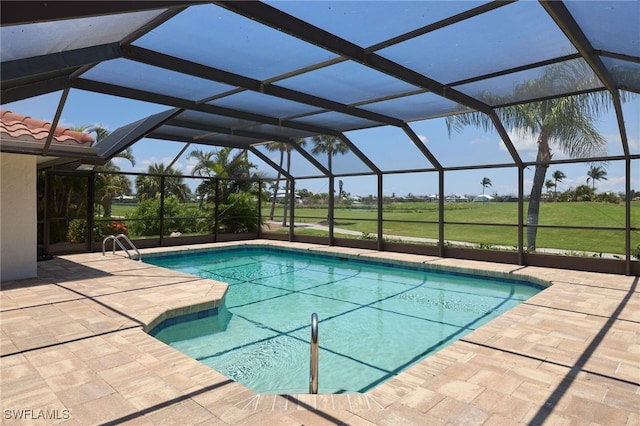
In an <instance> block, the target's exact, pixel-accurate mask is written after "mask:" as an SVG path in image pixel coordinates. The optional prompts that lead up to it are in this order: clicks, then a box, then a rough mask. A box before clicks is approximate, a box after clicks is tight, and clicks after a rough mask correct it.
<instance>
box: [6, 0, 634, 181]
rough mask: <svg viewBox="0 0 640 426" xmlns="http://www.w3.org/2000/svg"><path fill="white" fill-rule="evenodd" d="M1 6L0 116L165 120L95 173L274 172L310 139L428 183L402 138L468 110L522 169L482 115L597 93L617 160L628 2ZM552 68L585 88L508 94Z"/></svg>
mask: <svg viewBox="0 0 640 426" xmlns="http://www.w3.org/2000/svg"><path fill="white" fill-rule="evenodd" d="M0 4H1V7H2V14H1V19H2V28H1V33H0V39H1V43H2V49H1V55H2V57H1V61H2V62H1V76H2V86H1V96H2V103H3V104H6V103H10V102H13V101H17V100H21V99H25V98H28V97H33V96H37V95H41V94H45V93H51V92H56V91H62V93H63V95H62V97H61V101H60V106H59V108H58V111H56V113H55V119H54V122H55V121H57V120H58V118H59V117H60V113H61V111H62V110H63V108H64V102H65V99H66V96H67V94H68V93H69V91H72V90H87V91H92V92H97V93H103V94H108V95H114V96H118V97H122V98H131V99H138V100H144V101H147V102H151V103H155V104H159V105H162V106H164V107H165V109H164V110H163V111H162V112H159V113H157V114H155V115H152V116H150V117H147V118H145V119H141V120H138V121H136V122H133V123H131V124H129V125H127V126H124V127H122V128H120V129H118V130H116V131H114V132H113V133H112V134H111V136H110V137H109V138H107V139H105V140H103V141H101V142H100V143H99V144H97V148H98V154H99V155H100V156H101V157H103V158H109V157H110V156H112V155H114V154H116V153H117V152H119V151H121V150H122V149H124V148H126V147H128V146H130V145H131V144H133V143H135V142H136V141H137V140H139V139H141V138H142V137H145V136H146V137H152V138H155V139H166V140H171V141H177V142H183V143H198V144H206V145H212V146H230V147H235V148H242V149H249V150H250V151H251V152H253V153H254V154H255V155H257V156H258V157H260V158H261V159H262V160H263V161H265V162H266V163H267V164H269V165H271V166H272V167H274V168H277V167H278V165H277V164H274V163H273V161H271V160H270V159H269V158H268V156H267V155H265V152H264V147H262V144H264V143H268V142H271V141H275V142H287V143H292V142H293V141H295V140H296V139H298V138H306V137H311V136H314V135H333V136H337V137H339V138H342V139H343V140H345V142H346V143H348V144H349V143H350V141H349V139H348V138H347V137H346V136H345V134H344V133H345V132H347V131H351V130H356V129H366V128H371V127H377V126H394V127H396V128H398V129H401V131H403V132H404V133H406V135H407V136H408V137H409V138H410V139H411V140H412V141H413V142H414V143H415V145H416V146H417V147H418V149H419V151H420V152H421V153H422V155H424V157H425V161H426V162H427V163H428V164H430V165H431V166H430V167H432V169H433V170H439V169H441V168H442V166H441V165H440V163H439V161H438V158H436V157H435V156H434V155H433V154H432V153H431V152H430V151H429V149H428V147H427V146H426V145H425V144H424V143H423V142H422V141H421V140H420V138H419V137H418V136H417V134H416V133H415V132H414V130H413V128H412V123H413V122H415V121H418V120H424V119H430V118H437V117H442V116H446V115H450V114H456V113H461V112H465V111H471V110H478V111H482V112H485V113H487V114H489V115H490V116H492V117H493V122H494V125H495V126H496V130H497V131H498V133H499V134H500V136H501V138H502V140H503V142H504V144H505V146H506V147H507V149H508V151H509V153H510V155H511V158H512V161H513V164H515V165H522V163H523V161H522V159H521V158H520V156H519V155H518V152H517V150H516V149H515V148H514V147H513V144H512V143H511V141H510V139H509V135H508V134H507V131H506V130H505V129H504V128H503V127H502V123H500V121H499V119H498V118H497V116H496V115H495V113H494V110H495V109H496V108H500V107H502V106H506V105H510V104H515V103H525V102H532V101H536V100H541V99H547V98H553V97H559V96H565V95H570V94H577V93H584V92H588V91H609V92H610V93H611V95H612V99H613V103H614V106H615V108H616V113H617V115H618V121H619V128H620V132H621V139H622V144H623V151H624V156H625V157H628V156H629V155H630V154H629V148H628V142H627V136H626V131H625V126H624V119H625V117H624V116H623V112H622V108H621V106H620V102H619V93H620V91H630V92H635V93H639V92H640V30H639V29H638V28H640V3H639V2H637V1H584V2H583V1H540V2H534V1H518V2H511V1H506V2H479V1H472V2H468V1H456V2H450V1H414V2H396V1H390V2H387V1H374V2H368V1H357V2H351V1H317V2H297V1H284V2H278V1H273V2H245V1H242V2H237V1H233V2H230V1H216V2H207V3H203V2H191V1H168V2H153V1H142V2H135V1H134V2H57V1H49V2H31V3H30V4H29V7H24V2H17V1H3V2H1V3H0ZM558 64H568V65H570V64H578V66H584V67H588V69H589V70H590V71H589V72H590V73H591V74H592V75H593V76H594V78H593V79H592V80H591V79H590V80H589V84H588V85H584V84H580V85H578V84H576V85H574V86H567V85H560V84H555V82H553V81H551V82H549V84H538V85H537V87H536V90H535V91H528V92H527V93H526V94H523V91H522V90H518V87H521V86H522V85H523V84H524V83H527V82H531V81H532V80H538V81H540V77H541V76H542V75H543V74H544V73H545V71H546V70H548V69H549V68H550V67H554V66H558ZM24 113H28V111H24ZM626 118H627V119H637V117H632V118H629V117H626ZM54 124H55V123H54ZM54 127H55V126H54ZM297 149H298V151H299V152H300V153H301V154H302V155H303V156H304V157H305V158H306V159H307V161H308V162H309V163H310V164H312V165H313V166H315V168H316V169H317V170H318V171H319V173H320V174H325V175H326V174H329V171H328V169H327V167H326V165H325V164H323V163H322V162H321V161H319V160H318V159H317V158H316V157H314V156H313V155H311V154H310V153H309V152H308V151H307V150H305V149H304V148H302V147H297ZM351 151H352V153H353V155H355V156H357V157H359V160H360V161H361V163H362V164H364V165H365V166H366V167H365V168H367V169H368V170H369V171H371V172H376V171H379V166H378V165H377V164H375V163H374V162H373V161H371V160H370V159H369V158H368V157H367V156H366V154H365V153H363V152H361V151H360V150H358V149H357V148H356V147H355V146H354V145H353V144H351Z"/></svg>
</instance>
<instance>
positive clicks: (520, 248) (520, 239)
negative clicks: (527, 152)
mask: <svg viewBox="0 0 640 426" xmlns="http://www.w3.org/2000/svg"><path fill="white" fill-rule="evenodd" d="M523 215H524V166H518V265H520V266H522V265H524V220H523Z"/></svg>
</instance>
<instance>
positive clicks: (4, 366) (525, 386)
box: [0, 240, 640, 426]
mask: <svg viewBox="0 0 640 426" xmlns="http://www.w3.org/2000/svg"><path fill="white" fill-rule="evenodd" d="M253 243H260V244H271V245H285V246H295V247H297V248H303V249H317V250H323V251H334V252H343V253H351V254H357V255H367V256H373V257H382V258H394V259H399V260H405V261H412V262H428V263H430V264H433V265H439V266H449V267H450V266H455V267H461V268H467V269H473V270H482V271H491V273H495V274H497V273H508V274H512V275H523V276H529V277H534V278H535V279H538V280H540V279H542V280H546V281H549V282H551V283H552V285H551V286H550V287H549V288H547V289H545V290H544V291H542V292H541V293H539V294H538V295H536V296H534V297H533V298H531V299H529V300H528V301H526V302H525V303H523V304H521V305H519V306H517V307H516V308H514V309H512V310H510V311H509V312H507V313H506V314H504V315H502V316H501V317H499V318H497V319H495V320H493V321H491V322H490V323H488V324H486V325H484V326H482V327H481V328H479V329H478V330H476V331H474V332H472V333H471V334H468V335H467V336H465V337H464V338H463V339H462V340H460V341H458V342H456V343H454V344H452V345H450V346H448V347H447V348H445V349H443V350H441V351H440V352H438V353H436V354H435V355H433V356H431V357H429V358H427V359H425V360H424V361H422V362H420V363H419V364H417V365H415V366H413V367H412V368H410V369H408V370H406V371H404V372H402V373H401V374H399V375H398V376H397V377H395V378H394V379H392V380H390V381H388V382H386V383H384V384H382V385H380V386H379V387H377V388H375V389H374V390H372V391H370V392H368V393H366V394H349V395H259V394H255V393H254V392H252V391H250V390H248V389H246V388H245V387H243V386H242V385H240V384H238V383H235V382H234V381H232V380H230V379H228V378H227V377H225V376H223V375H222V374H220V373H218V372H216V371H214V370H211V369H210V368H208V367H206V366H205V365H203V364H200V363H199V362H197V361H195V360H193V359H191V358H189V357H187V356H186V355H183V354H181V353H180V352H177V351H176V350H174V349H173V348H171V347H169V346H167V345H165V344H164V343H162V342H160V341H157V340H156V339H154V338H153V337H151V336H149V335H148V334H146V333H145V330H146V329H148V328H150V327H151V326H152V325H153V324H155V323H157V321H159V320H160V319H162V318H165V317H167V316H171V315H175V314H178V313H182V312H189V311H194V310H201V309H206V308H208V307H213V306H217V305H218V304H219V303H220V300H221V298H222V297H223V295H224V292H225V290H226V284H224V283H221V282H216V281H211V280H206V279H201V278H197V277H193V276H190V275H186V274H182V273H179V272H174V271H169V270H165V269H162V268H157V267H154V266H151V265H148V264H145V263H140V262H135V261H132V260H129V259H125V258H123V257H121V256H119V255H116V256H113V255H111V254H107V256H105V257H103V256H102V254H101V253H91V254H81V255H70V256H61V257H59V258H56V259H53V260H50V261H46V262H40V263H39V265H38V270H39V277H38V278H35V279H29V280H20V281H11V282H3V283H2V290H1V294H0V303H1V304H0V310H1V312H0V325H1V336H0V337H1V339H0V349H1V354H0V370H1V371H0V373H1V376H0V378H1V385H0V392H1V393H0V396H1V401H2V410H3V411H2V423H3V424H34V423H36V424H48V423H56V424H71V425H86V424H120V423H125V422H126V423H131V424H136V425H137V424H147V425H167V424H180V425H183V424H221V425H224V424H231V425H237V424H241V425H243V424H246V425H256V424H259V425H301V424H305V425H323V424H327V425H330V424H349V425H371V424H376V425H446V424H450V425H460V424H468V425H513V424H534V425H538V424H543V423H544V424H576V425H583V424H593V425H595V424H600V425H607V426H609V425H629V426H631V425H640V296H639V293H638V281H639V278H638V277H626V276H619V275H606V274H595V273H585V272H574V271H565V270H554V269H548V268H536V267H518V266H514V265H502V264H495V263H485V262H473V261H463V260H455V259H441V258H437V257H428V256H414V255H402V254H396V253H381V252H373V251H368V250H356V249H342V248H335V247H322V246H312V245H306V244H298V243H296V244H289V243H280V242H272V241H262V240H261V241H254V242H253ZM240 244H242V243H240ZM217 246H220V244H218V245H217ZM159 250H160V251H162V250H175V248H173V249H154V250H146V251H143V256H144V253H145V252H146V253H149V252H151V251H159Z"/></svg>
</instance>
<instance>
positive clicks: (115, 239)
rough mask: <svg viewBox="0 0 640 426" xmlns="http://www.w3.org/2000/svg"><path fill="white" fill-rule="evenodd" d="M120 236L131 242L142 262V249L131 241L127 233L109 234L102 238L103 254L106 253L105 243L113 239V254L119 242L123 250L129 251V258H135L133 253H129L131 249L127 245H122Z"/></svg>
mask: <svg viewBox="0 0 640 426" xmlns="http://www.w3.org/2000/svg"><path fill="white" fill-rule="evenodd" d="M120 238H122V239H124V240H125V241H126V242H127V243H129V245H130V246H131V248H132V249H134V250H135V251H136V254H137V255H138V261H140V262H142V255H141V254H140V250H138V248H137V247H136V246H135V244H133V241H131V240H130V239H129V237H127V236H126V235H125V234H118V235H107V236H106V237H105V239H104V240H102V255H103V256H104V255H105V244H106V243H107V241H109V240H112V241H113V243H112V246H111V248H112V250H113V254H116V244H118V246H119V247H120V248H121V249H122V250H124V252H125V253H127V256H129V259H133V257H131V253H129V250H127V249H126V248H125V246H124V245H122V243H121V242H120Z"/></svg>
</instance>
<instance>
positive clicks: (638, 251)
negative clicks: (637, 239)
mask: <svg viewBox="0 0 640 426" xmlns="http://www.w3.org/2000/svg"><path fill="white" fill-rule="evenodd" d="M631 256H633V257H635V258H636V259H638V260H640V244H636V246H635V247H632V248H631Z"/></svg>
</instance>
